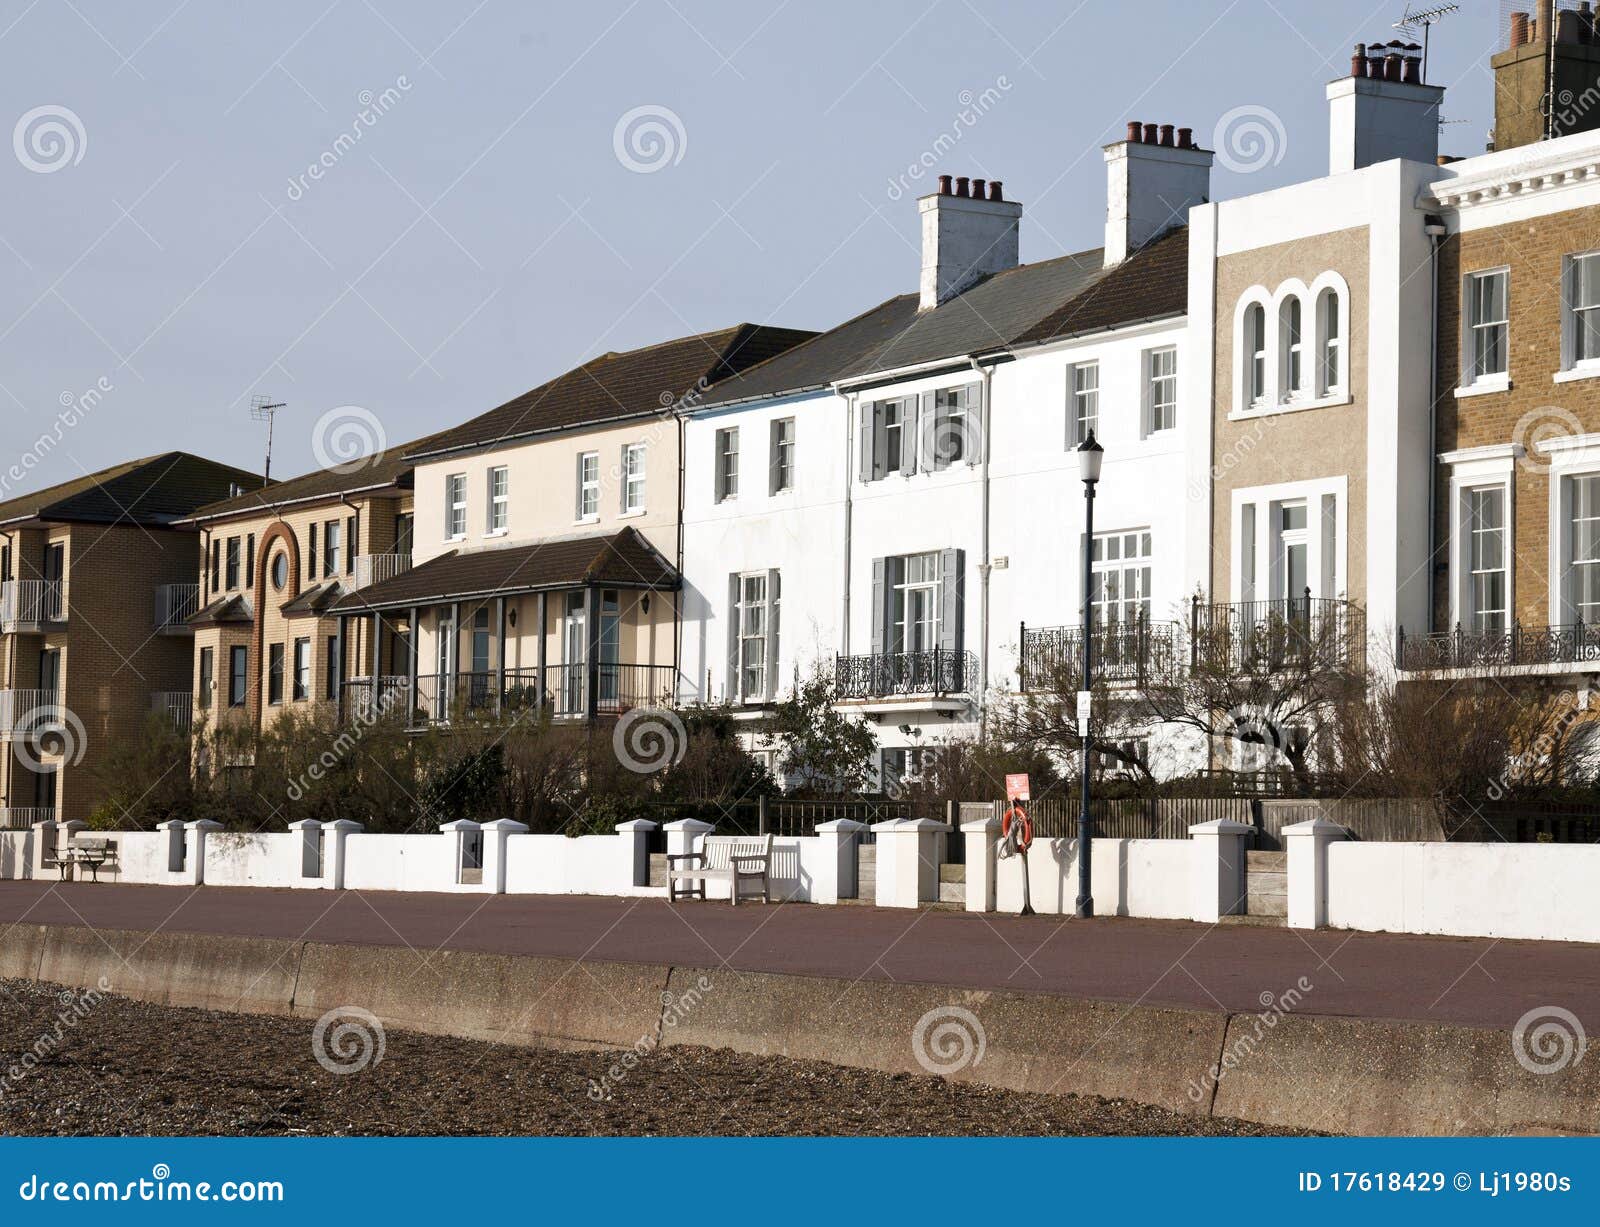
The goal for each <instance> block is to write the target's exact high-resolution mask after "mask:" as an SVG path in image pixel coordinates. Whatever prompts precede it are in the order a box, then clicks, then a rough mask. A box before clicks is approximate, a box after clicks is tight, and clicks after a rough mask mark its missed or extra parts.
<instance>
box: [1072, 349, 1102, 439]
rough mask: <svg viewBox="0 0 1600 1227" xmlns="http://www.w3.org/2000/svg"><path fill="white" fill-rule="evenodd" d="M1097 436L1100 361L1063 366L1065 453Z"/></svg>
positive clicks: (1098, 427) (1094, 360) (1089, 360)
mask: <svg viewBox="0 0 1600 1227" xmlns="http://www.w3.org/2000/svg"><path fill="white" fill-rule="evenodd" d="M1091 434H1093V435H1094V436H1095V437H1096V438H1098V437H1099V435H1100V361H1099V359H1097V358H1090V359H1087V360H1085V361H1083V362H1073V363H1071V364H1069V365H1068V367H1067V450H1069V451H1071V450H1073V449H1075V448H1078V447H1081V446H1082V445H1083V442H1084V440H1085V439H1087V438H1088V437H1089V435H1091Z"/></svg>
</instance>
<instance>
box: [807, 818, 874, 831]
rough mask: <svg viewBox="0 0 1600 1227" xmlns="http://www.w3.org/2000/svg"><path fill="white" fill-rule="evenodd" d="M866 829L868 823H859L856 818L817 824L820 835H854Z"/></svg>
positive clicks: (837, 819) (836, 819)
mask: <svg viewBox="0 0 1600 1227" xmlns="http://www.w3.org/2000/svg"><path fill="white" fill-rule="evenodd" d="M866 829H867V824H866V823H864V822H857V821H856V820H855V819H854V818H834V819H832V820H831V821H829V822H819V823H817V834H818V835H833V834H843V835H853V834H855V833H856V832H857V831H865V830H866Z"/></svg>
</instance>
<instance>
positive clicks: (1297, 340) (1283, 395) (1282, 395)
mask: <svg viewBox="0 0 1600 1227" xmlns="http://www.w3.org/2000/svg"><path fill="white" fill-rule="evenodd" d="M1278 383H1279V386H1278V402H1279V403H1280V404H1285V405H1292V404H1295V403H1297V402H1299V401H1301V400H1304V399H1305V395H1306V304H1305V300H1304V299H1303V298H1301V296H1300V295H1299V294H1294V293H1291V294H1289V295H1287V296H1286V297H1285V298H1284V300H1283V301H1282V302H1281V303H1279V304H1278Z"/></svg>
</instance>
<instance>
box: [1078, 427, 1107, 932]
mask: <svg viewBox="0 0 1600 1227" xmlns="http://www.w3.org/2000/svg"><path fill="white" fill-rule="evenodd" d="M1104 459H1105V448H1103V447H1101V446H1100V444H1099V443H1097V442H1095V437H1094V431H1092V430H1091V431H1090V432H1089V437H1088V438H1087V439H1085V440H1084V441H1083V443H1082V444H1081V445H1080V446H1079V447H1078V476H1079V477H1081V478H1082V479H1083V684H1082V689H1081V690H1080V691H1079V696H1080V697H1079V701H1078V726H1079V728H1078V731H1079V732H1080V733H1081V734H1082V735H1083V796H1082V799H1081V800H1082V805H1081V807H1080V808H1079V810H1078V905H1077V909H1076V911H1075V912H1074V915H1076V916H1078V917H1079V918H1080V919H1087V918H1089V917H1090V916H1093V915H1094V894H1093V893H1092V891H1091V888H1090V886H1089V876H1090V875H1089V854H1090V835H1089V753H1090V750H1091V748H1092V745H1093V737H1092V735H1091V729H1090V724H1089V699H1088V696H1089V692H1090V690H1091V688H1092V687H1093V684H1094V677H1093V674H1092V673H1091V669H1092V668H1093V665H1094V662H1093V658H1092V656H1091V653H1090V644H1091V641H1092V640H1093V632H1094V623H1093V607H1092V605H1091V602H1090V585H1091V583H1092V582H1093V573H1092V569H1091V566H1090V562H1091V559H1092V558H1093V555H1094V488H1095V486H1096V484H1098V482H1099V481H1100V462H1101V461H1102V460H1104Z"/></svg>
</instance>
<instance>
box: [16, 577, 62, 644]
mask: <svg viewBox="0 0 1600 1227" xmlns="http://www.w3.org/2000/svg"><path fill="white" fill-rule="evenodd" d="M66 620H67V585H66V581H65V580H59V579H8V580H6V581H5V582H4V583H0V630H4V631H15V630H18V629H19V628H21V627H30V626H50V625H52V624H55V623H60V622H65V621H66Z"/></svg>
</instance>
